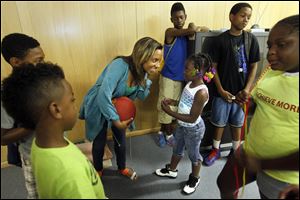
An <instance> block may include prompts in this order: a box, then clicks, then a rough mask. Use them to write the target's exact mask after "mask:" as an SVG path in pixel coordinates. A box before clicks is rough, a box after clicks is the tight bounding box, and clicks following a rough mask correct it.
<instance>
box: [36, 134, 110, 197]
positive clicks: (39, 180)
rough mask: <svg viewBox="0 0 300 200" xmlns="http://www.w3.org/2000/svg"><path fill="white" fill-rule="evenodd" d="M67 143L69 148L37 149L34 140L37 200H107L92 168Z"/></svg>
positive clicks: (78, 151) (74, 147)
mask: <svg viewBox="0 0 300 200" xmlns="http://www.w3.org/2000/svg"><path fill="white" fill-rule="evenodd" d="M66 140H67V139H66ZM67 141H68V142H69V145H68V146H66V147H61V148H40V147H38V146H37V145H36V144H35V140H34V141H33V143H32V149H31V158H32V167H33V173H34V176H35V179H36V184H37V191H38V194H39V198H42V199H44V198H52V199H58V198H62V199H68V198H69V199H95V198H97V199H99V198H100V199H103V198H106V197H105V194H104V190H103V185H102V182H101V179H100V178H99V176H98V174H97V172H96V170H95V169H94V167H93V165H92V164H91V163H90V161H89V160H88V159H87V158H86V156H85V155H83V153H82V152H81V151H80V150H79V149H78V148H77V147H76V146H75V145H74V144H73V143H72V142H70V141H69V140H67Z"/></svg>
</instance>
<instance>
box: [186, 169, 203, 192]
mask: <svg viewBox="0 0 300 200" xmlns="http://www.w3.org/2000/svg"><path fill="white" fill-rule="evenodd" d="M199 183H200V178H196V177H194V176H192V174H190V175H189V180H188V181H187V182H186V184H185V186H184V188H183V192H184V193H185V194H192V193H193V192H195V191H196V188H197V186H198V185H199Z"/></svg>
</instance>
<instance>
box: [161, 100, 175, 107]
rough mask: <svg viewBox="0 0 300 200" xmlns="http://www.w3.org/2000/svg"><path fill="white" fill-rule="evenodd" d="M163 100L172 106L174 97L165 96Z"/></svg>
mask: <svg viewBox="0 0 300 200" xmlns="http://www.w3.org/2000/svg"><path fill="white" fill-rule="evenodd" d="M163 101H164V102H165V103H166V104H167V105H170V106H172V105H173V104H174V100H173V99H169V98H164V99H163Z"/></svg>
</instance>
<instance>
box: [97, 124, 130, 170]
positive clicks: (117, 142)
mask: <svg viewBox="0 0 300 200" xmlns="http://www.w3.org/2000/svg"><path fill="white" fill-rule="evenodd" d="M111 129H112V132H113V140H114V150H115V154H116V157H117V165H118V169H125V167H126V132H125V130H119V129H117V128H116V127H114V126H112V127H111ZM106 138H107V121H106V122H105V123H104V125H103V128H102V130H101V131H100V132H99V134H98V135H97V136H96V138H95V140H94V141H93V149H92V154H93V160H94V167H95V169H96V170H97V171H100V170H102V169H103V155H104V147H105V144H106Z"/></svg>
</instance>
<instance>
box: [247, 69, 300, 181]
mask: <svg viewBox="0 0 300 200" xmlns="http://www.w3.org/2000/svg"><path fill="white" fill-rule="evenodd" d="M251 95H252V97H253V99H254V101H255V103H256V105H257V106H256V110H255V113H254V115H253V118H252V121H251V125H250V128H249V134H248V135H247V138H246V141H245V149H246V151H247V152H248V153H250V154H252V155H254V156H257V157H259V158H265V159H268V158H278V157H282V156H286V155H289V154H291V153H294V152H296V151H298V150H299V73H284V72H282V71H274V70H269V71H268V72H266V74H265V76H264V77H263V79H262V80H260V81H259V82H258V84H257V85H256V87H255V88H254V89H253V91H252V92H251ZM265 173H267V174H268V175H269V176H271V177H273V178H275V179H277V180H280V181H284V182H287V183H292V184H299V171H283V170H265Z"/></svg>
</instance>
